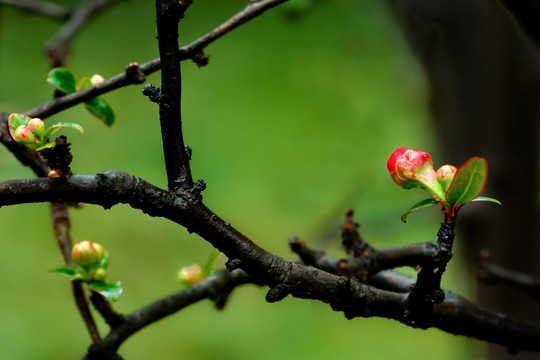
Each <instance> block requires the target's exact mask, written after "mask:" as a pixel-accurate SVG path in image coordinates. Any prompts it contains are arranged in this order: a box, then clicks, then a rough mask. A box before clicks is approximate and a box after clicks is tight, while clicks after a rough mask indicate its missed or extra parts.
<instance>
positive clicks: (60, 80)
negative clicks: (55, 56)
mask: <svg viewBox="0 0 540 360" xmlns="http://www.w3.org/2000/svg"><path fill="white" fill-rule="evenodd" d="M47 82H48V83H49V84H51V85H53V86H54V87H55V88H57V89H58V90H60V91H62V92H65V93H67V94H70V93H74V92H75V91H76V90H77V89H76V88H75V76H73V74H72V73H71V72H70V71H69V70H67V69H64V68H54V69H52V70H51V71H49V74H48V75H47Z"/></svg>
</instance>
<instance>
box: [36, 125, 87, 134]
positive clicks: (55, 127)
mask: <svg viewBox="0 0 540 360" xmlns="http://www.w3.org/2000/svg"><path fill="white" fill-rule="evenodd" d="M65 127H69V128H72V129H75V130H77V131H78V132H80V133H81V134H84V129H83V127H82V126H81V125H79V124H76V123H72V122H59V123H56V124H54V125H52V126H51V127H50V128H48V129H47V130H45V134H44V136H45V137H49V136H51V135H52V134H54V133H55V132H57V131H58V130H60V129H62V128H65Z"/></svg>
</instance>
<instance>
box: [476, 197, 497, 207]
mask: <svg viewBox="0 0 540 360" xmlns="http://www.w3.org/2000/svg"><path fill="white" fill-rule="evenodd" d="M473 201H489V202H493V203H495V204H499V205H502V204H501V202H500V201H499V200H497V199H493V198H490V197H486V196H479V197H477V198H476V199H474V200H473Z"/></svg>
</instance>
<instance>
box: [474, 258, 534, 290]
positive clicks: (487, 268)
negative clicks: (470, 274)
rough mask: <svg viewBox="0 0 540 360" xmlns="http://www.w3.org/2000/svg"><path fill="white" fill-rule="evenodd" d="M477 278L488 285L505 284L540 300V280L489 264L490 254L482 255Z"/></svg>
mask: <svg viewBox="0 0 540 360" xmlns="http://www.w3.org/2000/svg"><path fill="white" fill-rule="evenodd" d="M479 257H480V259H479V264H478V265H479V269H478V272H477V278H478V280H479V281H481V282H484V283H486V284H505V285H509V286H511V287H513V288H514V289H517V290H519V291H522V292H523V293H525V294H528V295H529V296H531V297H532V298H533V299H536V300H540V280H539V279H538V278H537V277H535V276H532V275H530V274H525V273H522V272H519V271H515V270H510V269H507V268H505V267H502V266H500V265H497V264H492V263H489V262H488V257H489V252H488V251H487V250H483V251H482V252H481V253H480V256H479Z"/></svg>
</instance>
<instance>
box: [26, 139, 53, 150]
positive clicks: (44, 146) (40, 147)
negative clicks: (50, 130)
mask: <svg viewBox="0 0 540 360" xmlns="http://www.w3.org/2000/svg"><path fill="white" fill-rule="evenodd" d="M54 145H56V142H55V141H49V142H47V143H45V144H43V143H40V144H38V147H36V148H35V149H34V150H35V151H42V150H45V149H50V148H52V147H54ZM27 146H28V145H27ZM30 148H32V147H31V146H30Z"/></svg>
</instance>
